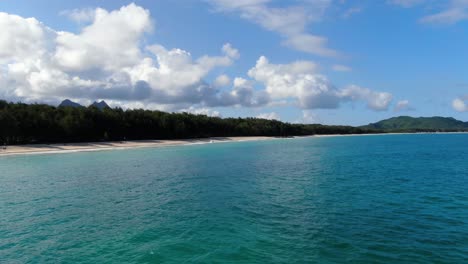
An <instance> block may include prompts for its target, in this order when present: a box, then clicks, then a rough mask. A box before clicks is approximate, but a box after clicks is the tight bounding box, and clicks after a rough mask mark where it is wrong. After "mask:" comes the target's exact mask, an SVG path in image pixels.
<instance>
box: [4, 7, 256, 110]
mask: <svg viewBox="0 0 468 264" xmlns="http://www.w3.org/2000/svg"><path fill="white" fill-rule="evenodd" d="M84 13H86V14H87V13H93V15H92V16H90V17H92V19H91V21H88V23H87V24H85V25H83V28H82V29H81V30H80V32H79V33H72V32H66V31H55V30H53V29H50V28H48V27H47V26H45V25H43V24H42V23H41V22H39V21H37V20H36V19H34V18H23V17H20V16H16V15H11V14H7V13H0V28H2V34H0V66H1V68H0V73H1V75H0V76H1V82H2V84H4V85H2V88H1V89H2V90H1V95H2V96H3V97H4V98H6V99H10V100H23V101H36V100H41V101H54V100H55V101H59V100H61V99H63V98H74V99H77V100H82V99H91V100H96V99H107V100H116V101H119V102H124V103H125V102H126V104H129V105H131V104H132V103H131V102H132V101H135V100H138V101H143V102H146V105H151V104H154V103H157V104H160V105H163V106H164V105H178V107H185V106H187V105H189V104H203V103H204V101H205V100H206V101H210V102H212V101H214V100H216V98H218V97H217V96H216V95H217V93H219V92H218V91H217V89H216V87H215V86H216V85H212V84H209V83H207V82H206V81H205V78H206V76H207V75H208V74H209V73H210V72H211V71H213V70H214V69H216V68H220V67H227V66H229V65H231V64H232V63H233V62H234V60H236V59H238V58H239V56H240V54H239V51H238V50H237V49H235V48H234V47H233V46H232V45H231V44H229V43H227V44H225V45H224V46H223V47H222V48H221V53H222V54H221V55H219V56H208V55H204V56H201V57H199V58H195V59H194V58H192V55H191V54H190V53H189V52H187V51H184V50H181V49H166V48H165V47H163V46H161V45H157V44H154V45H149V46H146V47H144V49H142V48H141V47H142V39H143V37H144V34H146V33H148V32H151V31H152V29H153V24H152V22H151V18H150V14H149V11H148V10H146V9H144V8H142V7H140V6H137V5H135V4H130V5H128V6H124V7H122V8H120V9H118V10H114V11H107V10H104V9H101V8H97V9H95V10H94V11H93V12H90V11H88V10H87V11H83V14H84ZM70 14H74V15H76V16H78V14H82V13H80V11H79V10H74V11H73V12H70ZM83 16H84V15H83ZM83 20H84V19H83ZM228 82H229V78H228V77H227V76H222V77H221V78H219V79H218V80H217V82H216V83H217V84H223V85H228V84H229V83H228ZM7 89H8V90H7ZM218 96H219V94H218ZM235 99H236V98H231V102H230V103H231V104H242V102H238V101H236V100H235ZM243 100H246V101H247V99H243ZM224 103H225V102H224ZM165 108H168V107H165Z"/></svg>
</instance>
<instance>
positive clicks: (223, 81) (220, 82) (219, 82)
mask: <svg viewBox="0 0 468 264" xmlns="http://www.w3.org/2000/svg"><path fill="white" fill-rule="evenodd" d="M230 83H231V78H229V76H227V75H226V74H222V75H219V76H218V77H216V79H215V80H214V82H213V85H214V86H215V87H223V86H228V85H229V84H230Z"/></svg>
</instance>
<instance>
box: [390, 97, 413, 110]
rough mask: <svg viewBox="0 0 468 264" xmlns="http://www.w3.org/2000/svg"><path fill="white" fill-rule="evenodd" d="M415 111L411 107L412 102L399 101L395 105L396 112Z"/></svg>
mask: <svg viewBox="0 0 468 264" xmlns="http://www.w3.org/2000/svg"><path fill="white" fill-rule="evenodd" d="M412 110H414V108H413V107H411V105H410V102H409V101H408V100H401V101H398V102H397V103H396V105H395V109H394V111H395V112H400V111H412Z"/></svg>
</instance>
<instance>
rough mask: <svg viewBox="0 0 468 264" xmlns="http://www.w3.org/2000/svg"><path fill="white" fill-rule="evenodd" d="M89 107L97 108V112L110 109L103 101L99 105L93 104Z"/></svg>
mask: <svg viewBox="0 0 468 264" xmlns="http://www.w3.org/2000/svg"><path fill="white" fill-rule="evenodd" d="M90 106H94V107H96V108H98V109H99V110H102V109H104V108H110V107H109V105H108V104H107V103H106V102H105V101H101V102H99V103H98V102H94V103H92V104H91V105H90Z"/></svg>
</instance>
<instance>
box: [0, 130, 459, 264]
mask: <svg viewBox="0 0 468 264" xmlns="http://www.w3.org/2000/svg"><path fill="white" fill-rule="evenodd" d="M212 262H215V263H343V262H351V263H353V262H354V263H468V135H384V136H359V137H332V138H308V139H280V140H271V141H258V142H241V143H221V144H207V145H197V146H182V147H168V148H146V149H133V150H117V151H101V152H90V153H72V154H51V155H30V156H11V157H3V158H0V263H212Z"/></svg>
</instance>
